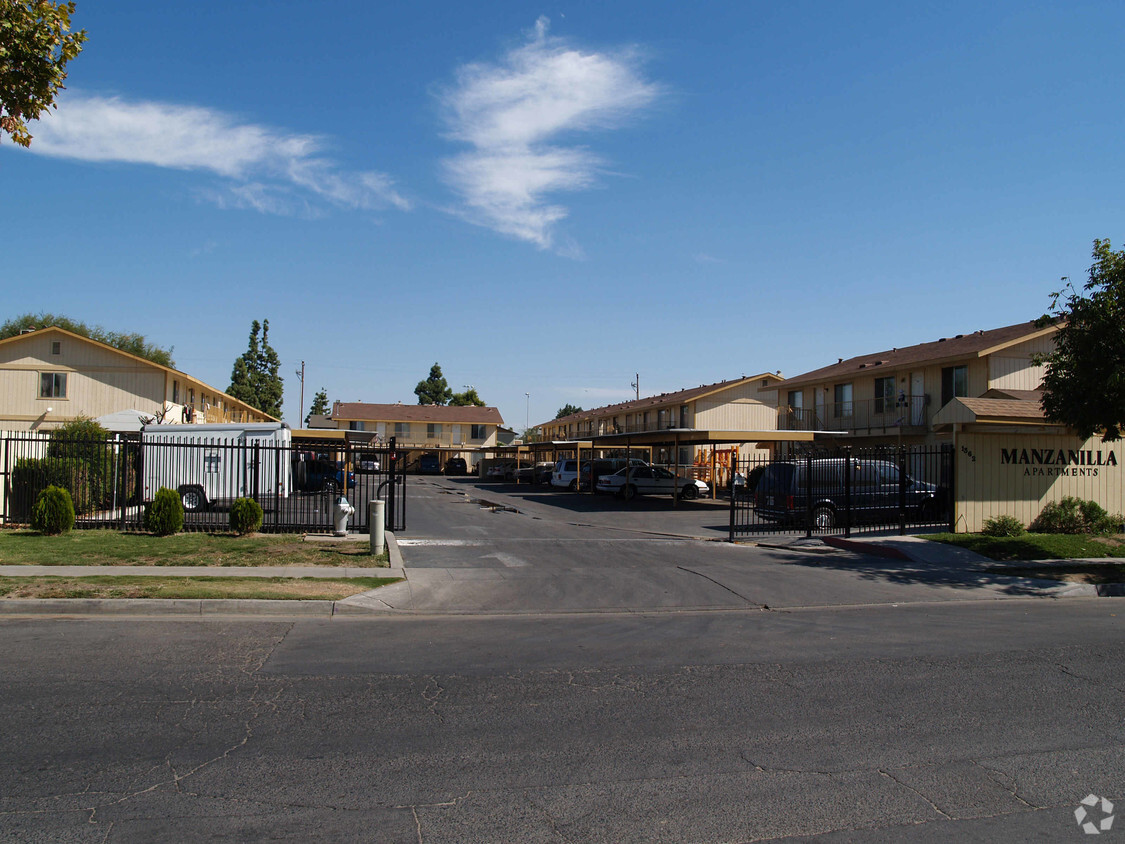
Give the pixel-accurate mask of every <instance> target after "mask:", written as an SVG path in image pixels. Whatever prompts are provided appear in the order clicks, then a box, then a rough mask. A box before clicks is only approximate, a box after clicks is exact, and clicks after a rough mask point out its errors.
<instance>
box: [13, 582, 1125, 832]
mask: <svg viewBox="0 0 1125 844" xmlns="http://www.w3.org/2000/svg"><path fill="white" fill-rule="evenodd" d="M1121 609H1122V607H1121V604H1120V602H1119V601H1118V600H1116V599H1083V600H1070V601H1043V600H1012V601H1003V602H956V603H943V604H925V605H911V606H898V607H895V606H890V605H885V606H877V607H866V608H846V609H842V608H823V609H813V610H801V611H761V610H738V611H728V612H685V613H658V614H655V615H643V614H612V613H603V614H596V615H590V614H585V615H580V616H573V615H552V616H526V615H525V616H517V617H500V616H489V617H465V616H449V615H446V616H440V617H438V616H435V617H380V618H376V619H371V620H362V621H358V620H339V619H337V620H302V621H285V620H275V621H251V620H225V621H224V620H215V621H183V620H179V621H173V620H144V619H131V620H130V619H112V620H110V619H88V620H77V619H70V620H47V619H34V620H31V619H27V620H24V619H4V620H0V653H3V654H4V657H3V663H4V683H3V684H2V686H0V705H2V707H3V711H4V713H5V718H4V730H3V731H2V733H0V758H2V759H3V765H2V766H0V837H2V838H3V839H4V840H6V841H90V842H103V841H110V842H118V841H126V842H127V841H154V840H170V841H171V840H175V841H196V840H214V841H247V840H251V841H256V840H263V839H267V838H269V839H271V840H273V839H277V840H293V841H310V840H323V841H328V840H332V841H337V840H366V841H380V842H419V841H422V842H495V841H510V842H526V841H606V842H622V841H662V842H720V841H730V842H741V841H759V840H772V839H789V838H791V837H794V836H797V837H816V836H826V839H825V840H849V841H850V840H855V841H870V840H875V841H906V840H910V841H917V840H922V841H925V840H934V841H936V840H958V841H968V840H987V841H997V840H1005V841H1031V840H1042V841H1054V842H1057V841H1067V840H1075V841H1079V840H1088V839H1086V838H1085V836H1083V835H1082V833H1081V831H1080V830H1079V829H1078V828H1077V826H1076V824H1075V821H1074V816H1073V811H1074V809H1075V808H1076V807H1077V806H1078V803H1079V801H1080V800H1081V799H1082V798H1084V797H1085V796H1086V795H1087V794H1089V793H1095V794H1097V795H1099V796H1105V797H1108V798H1109V799H1111V800H1113V801H1114V802H1118V801H1119V799H1120V798H1125V788H1123V784H1122V772H1123V771H1125V740H1123V736H1122V715H1121V713H1122V705H1121V704H1122V699H1123V693H1125V686H1123V685H1122V682H1121V678H1122V676H1125V649H1123V648H1122V647H1121V644H1120V643H1121V635H1122V624H1121V616H1120V612H1121ZM1120 805H1125V804H1120ZM1114 834H1118V833H1116V832H1115V833H1114ZM1110 840H1111V839H1110Z"/></svg>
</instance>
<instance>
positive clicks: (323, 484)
mask: <svg viewBox="0 0 1125 844" xmlns="http://www.w3.org/2000/svg"><path fill="white" fill-rule="evenodd" d="M293 485H294V486H295V487H297V489H299V490H300V491H301V492H327V493H329V494H333V495H334V494H336V493H337V492H339V491H340V490H342V489H343V488H344V467H343V466H342V465H341V464H340V463H338V462H333V461H331V460H322V459H320V458H315V459H312V460H294V461H293ZM347 488H348V489H355V473H354V472H348V476H347Z"/></svg>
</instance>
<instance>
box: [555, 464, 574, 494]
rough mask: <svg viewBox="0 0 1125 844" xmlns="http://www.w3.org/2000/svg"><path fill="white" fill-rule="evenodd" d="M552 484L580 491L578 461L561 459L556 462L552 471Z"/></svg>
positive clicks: (572, 490)
mask: <svg viewBox="0 0 1125 844" xmlns="http://www.w3.org/2000/svg"><path fill="white" fill-rule="evenodd" d="M551 486H554V487H559V488H561V489H569V490H570V491H571V492H577V491H578V461H577V460H573V459H564V460H560V461H559V462H558V463H556V464H555V471H554V472H552V473H551Z"/></svg>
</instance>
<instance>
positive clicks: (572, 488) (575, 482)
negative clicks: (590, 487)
mask: <svg viewBox="0 0 1125 844" xmlns="http://www.w3.org/2000/svg"><path fill="white" fill-rule="evenodd" d="M567 491H568V492H578V479H577V478H576V479H574V480H573V481H571V482H570V485H569V486H568V487H567Z"/></svg>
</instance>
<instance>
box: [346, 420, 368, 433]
mask: <svg viewBox="0 0 1125 844" xmlns="http://www.w3.org/2000/svg"><path fill="white" fill-rule="evenodd" d="M348 430H351V431H364V430H367V429H366V426H365V425H364V423H362V422H355V421H352V422H349V423H348Z"/></svg>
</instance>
